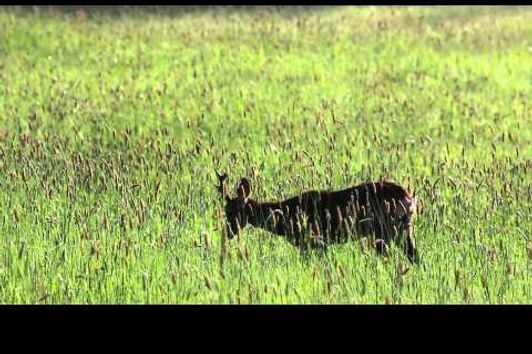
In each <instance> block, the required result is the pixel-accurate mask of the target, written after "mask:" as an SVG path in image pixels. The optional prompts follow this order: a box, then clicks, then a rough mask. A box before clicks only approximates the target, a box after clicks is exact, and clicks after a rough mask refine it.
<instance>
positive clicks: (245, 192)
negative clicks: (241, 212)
mask: <svg viewBox="0 0 532 354" xmlns="http://www.w3.org/2000/svg"><path fill="white" fill-rule="evenodd" d="M236 194H237V195H238V197H239V198H240V199H244V200H246V199H248V198H249V196H250V195H251V183H250V182H249V180H248V179H247V178H242V179H241V180H240V183H239V184H238V189H237V191H236Z"/></svg>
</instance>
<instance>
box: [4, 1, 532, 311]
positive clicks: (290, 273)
mask: <svg viewBox="0 0 532 354" xmlns="http://www.w3.org/2000/svg"><path fill="white" fill-rule="evenodd" d="M531 114H532V9H530V8H525V7H474V8H470V7H330V8H329V7H318V8H266V9H255V8H253V9H241V8H237V9H235V8H214V9H213V8H206V9H195V10H190V11H185V10H183V11H156V12H153V11H151V12H150V11H143V10H139V9H124V10H123V11H119V10H115V11H113V12H106V11H105V10H98V11H96V10H94V11H81V10H80V11H75V10H72V11H63V10H60V9H47V8H8V7H4V8H1V9H0V189H1V192H0V213H1V215H0V302H1V303H4V304H13V303H15V304H20V303H22V304H26V303H32V304H41V303H47V304H63V303H75V304H78V303H81V304H84V303H111V304H114V303H165V304H166V303H178V304H188V303H202V304H205V303H224V304H226V303H232V304H238V303H255V304H270V303H282V304H294V303H305V304H327V303H347V304H410V303H415V304H418V303H422V304H447V303H460V304H462V303H490V304H499V303H504V304H506V303H532V279H531V276H532V263H531V262H532V235H531V230H532V219H531V212H532V198H531V193H532V188H531V180H532V178H531V167H532V159H531V157H532V148H531V145H532V144H531V142H532V116H531ZM215 171H219V172H227V173H228V174H229V180H230V185H231V186H234V185H235V184H236V183H237V181H238V180H239V179H240V177H244V176H246V177H248V178H249V179H250V180H251V182H252V184H253V196H254V197H255V198H257V199H259V200H265V201H268V200H270V201H271V200H277V199H282V198H287V197H290V196H293V195H297V194H298V193H300V192H302V191H305V190H309V189H319V190H322V189H323V190H325V189H341V188H346V187H349V186H352V185H355V184H358V183H360V182H363V181H365V180H368V179H378V178H380V176H381V175H385V176H386V177H387V178H388V179H390V180H393V181H396V182H399V183H401V184H403V185H405V186H409V187H410V189H411V190H413V191H414V192H415V194H416V196H417V197H418V199H419V202H418V203H419V204H420V205H421V206H420V210H419V212H418V215H417V216H416V219H415V236H416V243H417V247H418V248H419V252H420V256H421V259H422V263H421V264H420V265H419V266H410V265H409V263H408V261H407V260H406V259H405V257H404V255H403V254H402V252H400V250H399V249H397V248H395V247H392V249H391V254H390V255H389V256H388V257H383V256H378V255H376V253H375V252H373V251H372V250H370V249H367V248H365V247H364V246H363V245H362V244H361V243H358V242H353V243H350V244H347V245H341V246H335V247H332V248H331V249H329V251H328V252H327V253H325V254H315V253H312V254H310V255H309V256H308V257H302V256H301V255H300V253H299V251H298V250H297V249H296V248H294V247H292V246H291V245H289V244H288V243H287V242H285V241H284V240H283V239H282V238H280V237H276V236H273V235H271V234H269V233H267V232H265V231H262V230H258V229H253V228H248V229H246V230H245V231H244V232H243V233H242V237H241V239H240V240H237V239H233V240H231V241H229V242H226V243H223V242H222V241H223V240H224V239H223V238H222V232H221V230H222V228H221V227H222V216H223V215H222V205H223V204H222V200H221V198H220V196H219V194H218V192H217V190H216V188H215V186H214V185H215V184H216V183H217V177H216V174H215ZM232 193H234V188H232ZM222 247H225V248H226V249H225V250H224V252H222Z"/></svg>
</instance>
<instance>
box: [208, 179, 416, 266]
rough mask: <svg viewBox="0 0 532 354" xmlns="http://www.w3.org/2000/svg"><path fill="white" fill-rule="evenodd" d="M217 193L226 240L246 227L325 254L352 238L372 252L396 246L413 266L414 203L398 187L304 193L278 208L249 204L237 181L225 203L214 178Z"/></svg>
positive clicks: (245, 188)
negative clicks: (368, 242) (367, 242)
mask: <svg viewBox="0 0 532 354" xmlns="http://www.w3.org/2000/svg"><path fill="white" fill-rule="evenodd" d="M217 175H218V179H219V181H220V185H219V186H217V187H218V191H219V192H220V194H221V195H222V197H223V198H224V199H225V217H226V232H227V235H228V237H229V238H233V236H234V235H235V234H237V233H239V232H240V231H241V229H242V228H244V227H245V226H246V225H253V226H254V227H259V228H262V229H265V230H267V231H270V232H272V233H274V234H277V235H282V236H285V237H286V238H287V240H288V241H289V242H290V243H292V244H294V245H295V246H298V247H301V246H310V248H326V247H327V245H328V244H332V243H344V242H347V241H349V240H350V239H353V238H356V237H368V238H372V239H373V240H374V245H375V248H376V249H377V251H379V252H381V253H382V252H383V251H385V250H386V249H388V247H389V245H390V243H391V242H396V243H397V244H401V245H402V248H403V250H404V251H405V253H406V255H407V257H408V259H409V260H410V262H412V263H417V261H418V260H419V258H418V253H417V250H416V247H415V241H414V234H413V223H412V218H413V214H414V211H415V209H416V200H415V197H414V196H413V195H412V194H411V193H410V192H409V191H408V190H406V189H405V188H403V187H401V186H399V185H398V184H395V183H392V182H388V181H384V180H381V181H380V182H367V183H363V184H360V185H358V186H355V187H352V188H348V189H344V190H340V191H308V192H304V193H302V194H301V195H299V196H295V197H292V198H289V199H286V200H283V201H279V202H258V201H256V200H254V199H251V198H250V196H251V183H250V182H249V180H247V179H246V178H242V179H241V180H240V183H239V185H238V187H237V190H236V194H237V195H236V197H235V198H231V197H230V196H229V192H228V190H227V186H226V180H227V174H223V175H220V174H218V173H217Z"/></svg>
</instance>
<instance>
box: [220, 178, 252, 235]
mask: <svg viewBox="0 0 532 354" xmlns="http://www.w3.org/2000/svg"><path fill="white" fill-rule="evenodd" d="M216 174H217V175H218V180H219V181H220V185H218V186H217V188H218V191H219V192H220V194H221V196H222V198H223V199H224V200H225V219H226V223H227V235H228V237H229V238H233V236H234V235H236V234H237V233H238V232H239V229H242V228H244V227H245V226H246V225H247V224H248V220H249V216H250V214H251V206H250V205H249V200H250V199H249V197H250V195H251V183H250V182H249V180H248V179H247V178H242V179H241V180H240V183H239V184H238V186H237V188H236V195H237V196H236V197H235V198H231V197H230V195H229V192H228V191H227V188H226V185H225V181H226V180H227V174H226V173H224V174H222V175H220V174H218V173H216Z"/></svg>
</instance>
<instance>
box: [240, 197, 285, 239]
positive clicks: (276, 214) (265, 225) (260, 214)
mask: <svg viewBox="0 0 532 354" xmlns="http://www.w3.org/2000/svg"><path fill="white" fill-rule="evenodd" d="M248 203H249V207H250V211H249V215H248V222H249V224H251V225H253V226H254V227H258V228H261V229H264V230H266V231H269V232H273V233H275V234H278V235H284V234H285V228H284V222H283V221H284V220H283V216H284V215H283V214H281V213H280V211H281V210H283V209H284V208H283V203H279V202H277V203H261V202H258V201H256V200H250V201H249V202H248ZM272 218H276V221H277V222H274V220H272Z"/></svg>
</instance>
